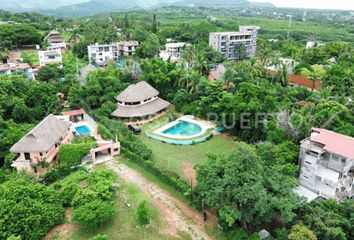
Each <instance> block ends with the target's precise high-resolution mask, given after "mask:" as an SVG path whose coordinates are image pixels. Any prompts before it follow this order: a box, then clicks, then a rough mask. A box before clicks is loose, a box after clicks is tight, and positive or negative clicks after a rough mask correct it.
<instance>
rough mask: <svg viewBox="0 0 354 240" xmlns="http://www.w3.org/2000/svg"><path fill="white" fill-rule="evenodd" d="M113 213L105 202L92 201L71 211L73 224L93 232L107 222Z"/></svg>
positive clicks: (111, 206) (109, 204)
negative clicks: (80, 225)
mask: <svg viewBox="0 0 354 240" xmlns="http://www.w3.org/2000/svg"><path fill="white" fill-rule="evenodd" d="M114 213H115V208H114V207H113V205H112V204H111V203H109V202H106V201H101V200H94V201H92V202H89V203H86V204H85V205H83V206H80V207H78V208H75V209H74V211H73V215H72V216H73V221H74V223H78V224H82V225H83V226H85V227H86V228H88V229H90V230H93V229H95V228H97V227H98V226H99V225H101V224H102V223H104V222H107V221H108V220H109V219H110V218H111V217H112V216H113V215H114Z"/></svg>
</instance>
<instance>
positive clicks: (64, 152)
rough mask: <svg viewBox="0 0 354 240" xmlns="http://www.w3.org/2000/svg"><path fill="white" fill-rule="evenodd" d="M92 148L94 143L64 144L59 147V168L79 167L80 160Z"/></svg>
mask: <svg viewBox="0 0 354 240" xmlns="http://www.w3.org/2000/svg"><path fill="white" fill-rule="evenodd" d="M94 146H95V144H94V143H79V144H66V145H62V146H60V150H59V154H58V160H59V166H61V167H67V166H78V165H80V164H81V160H82V158H84V157H85V156H86V155H87V154H88V153H89V151H90V149H91V148H93V147H94Z"/></svg>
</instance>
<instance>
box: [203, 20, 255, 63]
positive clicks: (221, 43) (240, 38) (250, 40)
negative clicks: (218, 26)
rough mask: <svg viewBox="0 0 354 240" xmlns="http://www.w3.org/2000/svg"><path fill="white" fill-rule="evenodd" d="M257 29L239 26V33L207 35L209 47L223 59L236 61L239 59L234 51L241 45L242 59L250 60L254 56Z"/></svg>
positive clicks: (213, 33)
mask: <svg viewBox="0 0 354 240" xmlns="http://www.w3.org/2000/svg"><path fill="white" fill-rule="evenodd" d="M258 29H259V27H257V26H240V31H239V32H212V33H210V35H209V45H210V46H211V47H212V48H213V49H214V50H216V51H218V52H221V53H222V54H223V55H224V57H225V58H227V59H230V60H236V61H237V60H240V59H238V54H235V51H237V45H238V44H242V45H244V46H245V53H244V55H245V56H244V57H245V58H252V57H254V56H255V55H256V49H257V33H258ZM235 46H236V47H235ZM235 49H236V50H235Z"/></svg>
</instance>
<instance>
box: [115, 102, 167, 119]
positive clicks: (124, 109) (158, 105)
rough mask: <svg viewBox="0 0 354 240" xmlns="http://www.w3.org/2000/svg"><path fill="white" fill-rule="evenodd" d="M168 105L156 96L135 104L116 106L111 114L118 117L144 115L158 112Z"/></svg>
mask: <svg viewBox="0 0 354 240" xmlns="http://www.w3.org/2000/svg"><path fill="white" fill-rule="evenodd" d="M169 106H170V103H169V102H167V101H165V100H163V99H161V98H157V99H155V100H153V101H151V102H148V103H144V104H141V105H136V106H121V105H119V106H118V109H117V110H115V111H114V112H113V113H112V116H114V117H119V118H134V117H145V116H149V115H153V114H155V113H158V112H160V111H162V110H164V109H166V108H168V107H169Z"/></svg>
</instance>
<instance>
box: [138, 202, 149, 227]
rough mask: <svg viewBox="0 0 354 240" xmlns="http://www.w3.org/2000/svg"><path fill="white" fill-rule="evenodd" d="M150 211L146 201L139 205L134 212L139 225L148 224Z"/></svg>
mask: <svg viewBox="0 0 354 240" xmlns="http://www.w3.org/2000/svg"><path fill="white" fill-rule="evenodd" d="M149 212H150V210H149V208H148V206H147V205H146V201H143V202H141V203H140V204H139V206H138V208H137V210H136V219H137V221H138V223H139V224H140V225H147V224H149V223H150V213H149Z"/></svg>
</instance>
